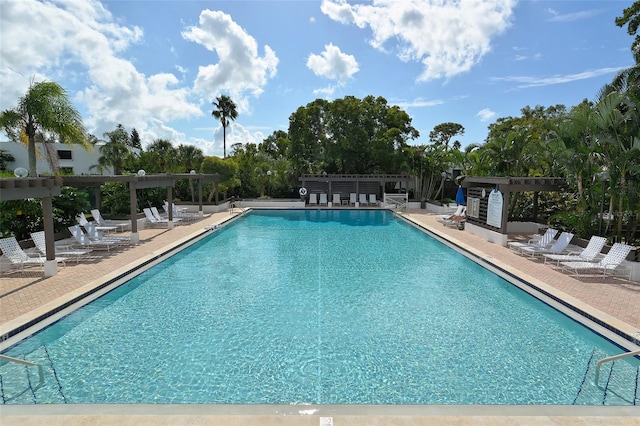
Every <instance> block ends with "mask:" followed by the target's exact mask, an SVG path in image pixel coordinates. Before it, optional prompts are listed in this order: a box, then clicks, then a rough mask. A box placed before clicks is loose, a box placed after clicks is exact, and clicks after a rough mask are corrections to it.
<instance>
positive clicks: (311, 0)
mask: <svg viewBox="0 0 640 426" xmlns="http://www.w3.org/2000/svg"><path fill="white" fill-rule="evenodd" d="M632 3H633V2H632V1H615V0H613V1H612V0H604V1H577V0H576V1H574V0H563V1H552V0H549V1H538V0H528V1H515V0H493V1H479V0H475V1H474V0H456V1H449V0H439V1H426V0H425V1H417V0H414V1H410V0H407V1H402V0H385V1H373V2H371V1H368V2H355V1H344V0H324V1H318V0H289V1H270V0H260V1H246V0H235V1H178V0H174V1H168V0H155V1H152V0H139V1H135V0H133V1H124V0H119V1H102V2H100V1H86V0H63V1H47V2H44V1H30V0H0V109H3V110H4V109H7V108H13V107H15V106H16V104H17V100H18V99H19V97H20V96H22V95H23V94H24V93H25V91H26V90H27V88H28V85H29V82H30V81H31V80H32V79H34V78H35V80H36V81H40V80H44V79H46V80H53V81H56V82H58V83H60V84H61V85H62V86H63V87H65V88H66V89H67V91H68V92H69V95H70V97H71V99H72V100H73V102H74V105H75V106H76V108H77V109H78V110H79V111H80V112H81V114H82V116H83V119H84V122H85V124H86V126H87V129H88V130H89V132H91V133H93V134H95V135H96V136H98V137H102V135H103V133H104V132H106V131H110V130H113V129H114V128H115V126H116V125H117V124H118V123H122V124H123V125H124V126H125V127H126V128H127V129H128V130H131V129H132V128H133V127H135V128H136V129H137V130H138V132H139V133H140V135H141V137H142V140H143V145H146V144H148V143H150V142H152V141H153V140H154V139H156V138H165V139H169V140H171V141H172V142H174V144H176V145H178V144H193V145H196V146H198V147H199V148H201V149H202V150H203V151H204V153H205V154H206V155H218V156H222V128H221V127H220V125H219V123H218V122H217V121H215V120H214V119H213V117H212V116H211V111H212V109H213V107H212V105H211V101H212V100H214V99H215V97H216V96H219V95H221V94H227V95H229V96H231V98H232V99H233V100H234V101H235V102H236V103H237V104H238V111H239V116H238V118H237V120H236V121H235V122H234V123H233V124H232V125H231V127H230V128H228V129H227V147H229V146H230V145H232V144H234V143H237V142H241V143H247V142H251V143H259V142H261V141H262V139H263V138H264V137H266V136H268V135H270V134H271V133H272V132H274V131H275V130H287V128H288V120H289V116H290V115H291V114H292V113H293V112H294V111H295V110H296V109H297V108H298V107H300V106H304V105H306V104H307V103H309V102H312V101H313V100H314V99H317V98H324V99H328V100H333V99H336V98H342V97H344V96H347V95H353V96H356V97H360V98H362V97H364V96H367V95H374V96H383V97H384V98H386V99H387V101H388V102H389V104H394V105H399V106H400V107H402V108H403V109H405V110H406V111H407V112H408V113H409V115H410V116H411V117H412V119H413V126H414V127H415V128H416V129H418V130H419V131H420V134H421V137H420V138H419V139H418V140H415V141H413V142H412V143H413V144H420V143H428V139H429V132H430V131H431V130H432V129H433V128H434V126H436V125H438V124H440V123H443V122H448V121H453V122H456V123H459V124H461V125H462V126H464V128H465V129H466V132H465V134H464V135H463V136H461V137H459V138H458V139H459V140H460V141H461V143H462V145H463V146H466V145H468V144H470V143H482V142H483V141H484V139H485V138H486V136H487V126H488V125H489V124H491V123H493V122H495V120H496V119H498V118H500V117H507V116H518V115H519V114H520V110H521V109H522V108H523V107H525V106H531V107H534V106H536V105H542V106H545V107H547V106H551V105H556V104H564V105H565V106H567V107H568V108H570V107H572V106H575V105H577V104H578V103H579V102H581V101H582V100H583V99H585V98H586V99H594V97H595V96H596V94H597V92H598V90H599V89H600V88H601V87H602V86H603V85H604V84H605V83H608V82H610V81H611V79H612V78H613V77H614V75H615V74H616V73H617V72H618V71H619V70H621V69H624V68H626V67H629V66H630V65H632V64H633V58H632V56H631V54H630V49H629V47H630V45H631V42H632V37H631V36H629V35H628V34H627V33H626V28H619V27H617V26H616V25H615V23H614V19H615V17H616V16H620V15H622V11H623V9H624V8H626V7H629V6H630V5H631V4H632ZM0 138H1V139H6V135H2V136H0Z"/></svg>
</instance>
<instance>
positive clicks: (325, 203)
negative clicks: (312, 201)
mask: <svg viewBox="0 0 640 426" xmlns="http://www.w3.org/2000/svg"><path fill="white" fill-rule="evenodd" d="M318 204H320V205H321V206H328V205H329V203H328V201H327V194H325V193H324V192H323V193H321V194H320V201H319V202H318Z"/></svg>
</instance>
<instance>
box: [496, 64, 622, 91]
mask: <svg viewBox="0 0 640 426" xmlns="http://www.w3.org/2000/svg"><path fill="white" fill-rule="evenodd" d="M626 68H627V67H608V68H598V69H595V70H588V71H583V72H579V73H575V74H564V75H561V74H559V75H554V76H551V77H536V76H509V77H492V78H491V80H492V81H495V82H508V83H516V88H518V89H526V88H529V87H541V86H550V85H553V84H564V83H571V82H573V81H578V80H586V79H589V78H594V77H599V76H601V75H607V74H614V73H617V72H619V71H622V70H623V69H626Z"/></svg>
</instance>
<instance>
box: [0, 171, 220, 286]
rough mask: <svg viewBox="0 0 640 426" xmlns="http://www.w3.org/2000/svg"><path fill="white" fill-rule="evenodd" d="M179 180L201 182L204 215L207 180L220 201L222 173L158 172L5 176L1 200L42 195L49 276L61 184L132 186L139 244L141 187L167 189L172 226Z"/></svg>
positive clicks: (133, 219) (0, 187)
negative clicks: (55, 206) (55, 200)
mask: <svg viewBox="0 0 640 426" xmlns="http://www.w3.org/2000/svg"><path fill="white" fill-rule="evenodd" d="M179 179H190V180H197V181H198V199H199V205H198V210H199V213H200V216H202V214H203V207H202V186H203V185H204V184H205V183H214V184H215V190H216V202H217V201H218V183H219V182H220V175H219V174H198V173H195V174H191V173H184V174H157V175H144V174H139V175H117V176H98V175H91V176H63V177H62V185H60V184H59V183H58V181H56V178H54V177H37V178H29V177H26V178H2V179H0V201H10V200H23V199H26V198H41V199H42V213H43V219H44V232H45V240H46V262H45V265H44V269H45V277H48V276H52V275H55V274H56V272H57V262H56V260H55V257H56V256H55V238H54V228H53V205H52V197H56V196H58V195H60V193H61V186H73V187H76V188H91V187H97V188H99V187H100V186H101V185H102V184H104V183H107V182H122V183H124V184H125V185H126V186H127V187H128V188H129V199H130V203H131V210H130V211H131V242H132V243H133V244H137V243H138V242H139V241H140V236H139V234H138V220H137V217H138V199H137V196H136V190H137V189H144V188H158V187H166V188H167V202H168V203H169V211H168V212H167V213H168V214H169V219H170V220H169V222H168V223H169V227H170V228H171V227H172V225H173V221H172V220H171V219H173V208H172V202H173V186H174V185H175V182H176V181H177V180H179ZM99 203H100V191H98V204H99Z"/></svg>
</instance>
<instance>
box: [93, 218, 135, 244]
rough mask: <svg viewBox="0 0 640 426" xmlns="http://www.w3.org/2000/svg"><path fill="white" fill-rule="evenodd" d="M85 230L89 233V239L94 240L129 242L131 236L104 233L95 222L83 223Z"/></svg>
mask: <svg viewBox="0 0 640 426" xmlns="http://www.w3.org/2000/svg"><path fill="white" fill-rule="evenodd" d="M83 228H84V229H85V231H87V235H88V236H89V239H90V240H92V241H101V242H105V241H107V242H109V241H113V242H115V243H118V244H126V243H128V242H129V237H128V236H124V235H111V234H109V235H107V236H105V235H103V234H102V232H100V231H99V230H98V227H97V226H96V225H95V223H94V222H87V223H85V224H84V225H83Z"/></svg>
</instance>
